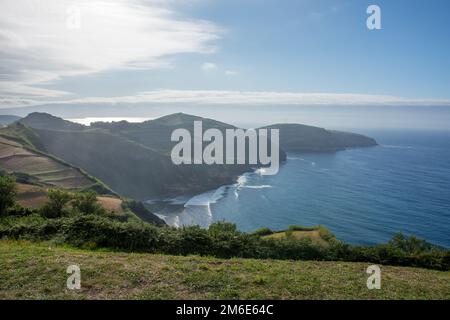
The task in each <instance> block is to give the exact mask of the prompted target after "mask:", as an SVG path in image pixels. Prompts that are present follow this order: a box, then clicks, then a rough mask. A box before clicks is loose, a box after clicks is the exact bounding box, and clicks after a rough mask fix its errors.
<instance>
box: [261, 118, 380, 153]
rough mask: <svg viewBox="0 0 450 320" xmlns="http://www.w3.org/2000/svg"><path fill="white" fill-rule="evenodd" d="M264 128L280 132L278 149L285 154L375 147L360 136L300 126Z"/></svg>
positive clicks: (370, 139) (284, 125) (372, 140)
mask: <svg viewBox="0 0 450 320" xmlns="http://www.w3.org/2000/svg"><path fill="white" fill-rule="evenodd" d="M264 128H266V129H279V130H280V147H281V148H282V149H283V150H285V151H286V152H335V151H339V150H343V149H347V148H361V147H371V146H375V145H377V142H376V141H375V140H374V139H372V138H368V137H366V136H363V135H360V134H355V133H349V132H341V131H330V130H325V129H323V128H317V127H311V126H305V125H302V124H274V125H270V126H267V127H264Z"/></svg>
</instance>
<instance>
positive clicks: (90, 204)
mask: <svg viewBox="0 0 450 320" xmlns="http://www.w3.org/2000/svg"><path fill="white" fill-rule="evenodd" d="M72 207H73V209H74V210H75V211H77V212H79V213H82V214H104V213H105V210H104V209H103V207H102V206H101V205H100V204H99V203H98V201H97V194H96V193H95V192H94V191H92V190H89V191H83V192H78V193H75V196H74V200H73V202H72Z"/></svg>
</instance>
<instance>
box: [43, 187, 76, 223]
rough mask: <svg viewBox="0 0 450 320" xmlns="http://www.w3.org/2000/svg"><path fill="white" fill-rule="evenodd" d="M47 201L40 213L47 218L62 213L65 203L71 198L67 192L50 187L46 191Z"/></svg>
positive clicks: (60, 215) (55, 216)
mask: <svg viewBox="0 0 450 320" xmlns="http://www.w3.org/2000/svg"><path fill="white" fill-rule="evenodd" d="M47 197H48V201H47V202H46V203H45V204H44V205H43V206H42V208H41V214H42V216H44V217H47V218H58V217H62V216H63V215H64V209H65V207H66V205H67V203H68V202H69V201H70V200H72V196H71V194H69V193H68V192H65V191H62V190H58V189H51V190H49V191H48V193H47Z"/></svg>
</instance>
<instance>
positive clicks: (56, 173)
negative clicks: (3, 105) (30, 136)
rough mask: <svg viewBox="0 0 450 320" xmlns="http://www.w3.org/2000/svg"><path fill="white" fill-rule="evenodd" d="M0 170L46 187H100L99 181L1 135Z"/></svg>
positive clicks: (73, 188)
mask: <svg viewBox="0 0 450 320" xmlns="http://www.w3.org/2000/svg"><path fill="white" fill-rule="evenodd" d="M0 168H1V169H3V170H5V171H6V172H9V173H16V175H18V176H19V178H20V179H21V180H27V181H29V182H33V183H35V184H39V185H42V186H49V187H51V186H53V187H59V188H63V189H71V190H75V189H80V190H82V189H88V188H95V187H96V185H97V181H95V180H94V179H92V178H90V177H89V176H87V175H85V174H84V173H83V172H82V171H80V170H78V169H76V168H74V167H71V166H69V165H67V164H64V163H63V162H60V161H57V160H55V159H52V158H51V157H48V156H46V155H44V154H42V153H39V152H35V151H32V150H30V149H27V148H26V147H24V146H23V145H21V144H19V143H18V142H15V141H12V140H8V139H6V138H4V137H1V136H0Z"/></svg>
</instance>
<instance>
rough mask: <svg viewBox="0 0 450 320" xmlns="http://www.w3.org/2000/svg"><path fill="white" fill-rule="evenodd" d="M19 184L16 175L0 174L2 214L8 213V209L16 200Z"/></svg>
mask: <svg viewBox="0 0 450 320" xmlns="http://www.w3.org/2000/svg"><path fill="white" fill-rule="evenodd" d="M16 193H17V186H16V181H15V179H14V177H12V176H10V175H1V176H0V216H1V215H6V214H7V209H9V208H10V207H12V206H13V205H14V204H15V202H16V200H15V199H16Z"/></svg>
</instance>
